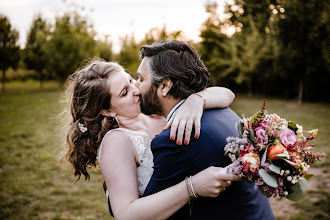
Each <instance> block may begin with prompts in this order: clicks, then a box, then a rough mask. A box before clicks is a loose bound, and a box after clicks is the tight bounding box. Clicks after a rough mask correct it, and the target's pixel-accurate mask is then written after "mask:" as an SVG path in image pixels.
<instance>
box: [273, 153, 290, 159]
mask: <svg viewBox="0 0 330 220" xmlns="http://www.w3.org/2000/svg"><path fill="white" fill-rule="evenodd" d="M275 156H277V157H283V158H286V157H287V154H284V153H282V154H276V155H275Z"/></svg>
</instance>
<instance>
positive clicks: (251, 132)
mask: <svg viewBox="0 0 330 220" xmlns="http://www.w3.org/2000/svg"><path fill="white" fill-rule="evenodd" d="M249 139H250V140H251V141H254V131H253V129H252V128H249Z"/></svg>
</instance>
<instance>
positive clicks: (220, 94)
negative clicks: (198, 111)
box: [197, 87, 235, 108]
mask: <svg viewBox="0 0 330 220" xmlns="http://www.w3.org/2000/svg"><path fill="white" fill-rule="evenodd" d="M197 94H199V95H200V96H202V97H203V98H204V99H205V104H206V105H205V108H225V107H228V106H229V105H230V104H231V103H232V102H233V101H234V99H235V94H234V93H233V92H232V91H231V90H230V89H227V88H225V87H209V88H206V89H204V90H202V91H200V92H198V93H197Z"/></svg>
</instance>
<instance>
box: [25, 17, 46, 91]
mask: <svg viewBox="0 0 330 220" xmlns="http://www.w3.org/2000/svg"><path fill="white" fill-rule="evenodd" d="M48 33H49V31H48V28H47V24H46V21H45V20H44V19H43V18H42V17H41V15H40V14H39V15H37V17H36V18H35V19H34V20H33V21H32V25H31V28H30V30H29V32H28V36H27V39H26V46H25V50H24V59H23V60H24V62H25V64H26V66H27V68H28V69H33V70H35V71H36V72H37V73H38V78H39V82H40V88H42V80H43V79H42V78H43V77H42V73H43V70H45V69H46V67H47V58H46V55H45V52H44V51H43V50H42V46H43V44H45V43H46V39H47V36H48Z"/></svg>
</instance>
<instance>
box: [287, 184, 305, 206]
mask: <svg viewBox="0 0 330 220" xmlns="http://www.w3.org/2000/svg"><path fill="white" fill-rule="evenodd" d="M298 185H299V184H295V185H293V186H292V188H291V190H292V191H293V192H292V193H289V195H287V196H286V198H287V199H289V200H291V201H293V202H299V201H301V199H302V197H303V191H302V190H301V189H300V186H298Z"/></svg>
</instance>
